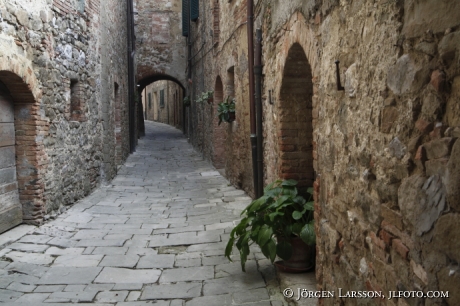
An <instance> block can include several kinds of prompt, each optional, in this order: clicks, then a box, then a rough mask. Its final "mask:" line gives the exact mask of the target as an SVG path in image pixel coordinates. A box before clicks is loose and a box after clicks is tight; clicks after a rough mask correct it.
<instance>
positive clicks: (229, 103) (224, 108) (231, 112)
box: [217, 96, 235, 125]
mask: <svg viewBox="0 0 460 306" xmlns="http://www.w3.org/2000/svg"><path fill="white" fill-rule="evenodd" d="M217 117H218V118H219V125H220V124H221V123H222V121H225V122H228V123H230V122H233V121H235V98H230V96H228V97H227V98H226V99H225V101H224V102H222V103H219V104H218V105H217Z"/></svg>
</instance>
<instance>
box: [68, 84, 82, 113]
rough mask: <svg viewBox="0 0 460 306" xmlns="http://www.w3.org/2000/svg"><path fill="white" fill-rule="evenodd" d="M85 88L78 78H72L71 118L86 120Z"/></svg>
mask: <svg viewBox="0 0 460 306" xmlns="http://www.w3.org/2000/svg"><path fill="white" fill-rule="evenodd" d="M84 113H85V105H84V99H83V88H82V86H81V83H80V82H78V80H70V120H72V121H84V120H85V115H84Z"/></svg>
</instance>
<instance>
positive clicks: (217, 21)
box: [212, 0, 220, 46]
mask: <svg viewBox="0 0 460 306" xmlns="http://www.w3.org/2000/svg"><path fill="white" fill-rule="evenodd" d="M213 18H214V21H213V36H212V38H213V43H214V46H217V44H219V35H220V5H219V0H215V1H214V9H213Z"/></svg>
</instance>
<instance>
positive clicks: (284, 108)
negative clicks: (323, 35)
mask: <svg viewBox="0 0 460 306" xmlns="http://www.w3.org/2000/svg"><path fill="white" fill-rule="evenodd" d="M312 97H313V83H312V71H311V67H310V64H309V63H308V60H307V57H306V54H305V52H304V50H303V49H302V47H301V46H300V44H298V43H295V44H293V45H292V47H291V48H290V49H289V52H288V55H287V59H286V63H285V65H284V69H283V78H282V81H281V88H280V94H279V127H280V132H281V136H280V138H279V161H280V163H279V165H278V167H279V170H278V171H279V176H280V177H281V178H283V179H295V180H297V181H298V182H299V184H298V186H299V187H307V186H313V180H314V171H313V124H312Z"/></svg>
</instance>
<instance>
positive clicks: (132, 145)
mask: <svg viewBox="0 0 460 306" xmlns="http://www.w3.org/2000/svg"><path fill="white" fill-rule="evenodd" d="M127 6H128V8H127V23H128V31H127V32H128V33H127V34H128V35H127V39H128V118H129V123H128V124H129V152H130V153H133V152H134V151H135V150H136V131H135V128H136V126H135V116H136V113H135V103H136V101H135V99H134V95H135V94H136V90H135V88H134V87H135V86H136V85H135V76H134V52H135V50H134V21H133V19H134V12H133V0H128V1H127Z"/></svg>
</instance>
